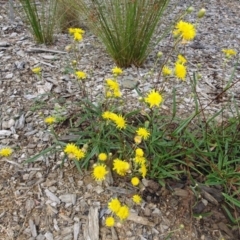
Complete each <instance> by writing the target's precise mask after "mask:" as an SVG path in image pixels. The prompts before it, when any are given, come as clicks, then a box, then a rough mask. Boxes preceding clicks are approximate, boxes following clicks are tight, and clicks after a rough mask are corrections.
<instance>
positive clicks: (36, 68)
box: [32, 67, 42, 74]
mask: <svg viewBox="0 0 240 240" xmlns="http://www.w3.org/2000/svg"><path fill="white" fill-rule="evenodd" d="M32 71H33V73H35V74H40V72H41V71H42V68H41V67H35V68H33V69H32Z"/></svg>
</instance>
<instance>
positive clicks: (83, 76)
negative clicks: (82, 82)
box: [75, 71, 87, 79]
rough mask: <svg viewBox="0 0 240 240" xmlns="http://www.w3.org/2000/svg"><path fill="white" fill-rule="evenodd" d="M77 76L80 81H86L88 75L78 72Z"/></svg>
mask: <svg viewBox="0 0 240 240" xmlns="http://www.w3.org/2000/svg"><path fill="white" fill-rule="evenodd" d="M75 75H76V76H77V78H78V79H85V78H86V77H87V74H86V73H85V72H82V71H76V72H75Z"/></svg>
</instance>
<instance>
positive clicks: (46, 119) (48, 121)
mask: <svg viewBox="0 0 240 240" xmlns="http://www.w3.org/2000/svg"><path fill="white" fill-rule="evenodd" d="M44 122H45V123H47V124H49V125H51V124H53V123H55V122H56V118H55V117H52V116H49V117H46V118H45V119H44Z"/></svg>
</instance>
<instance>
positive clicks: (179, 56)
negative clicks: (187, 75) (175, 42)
mask: <svg viewBox="0 0 240 240" xmlns="http://www.w3.org/2000/svg"><path fill="white" fill-rule="evenodd" d="M177 62H178V63H180V64H183V65H184V64H185V63H186V62H187V59H186V58H185V57H184V56H183V55H181V54H180V55H178V60H177Z"/></svg>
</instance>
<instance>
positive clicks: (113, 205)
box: [108, 198, 121, 213]
mask: <svg viewBox="0 0 240 240" xmlns="http://www.w3.org/2000/svg"><path fill="white" fill-rule="evenodd" d="M120 207H121V203H120V201H119V200H118V199H117V198H113V199H111V201H110V202H109V203H108V209H109V210H111V211H112V212H113V213H117V212H118V211H119V209H120Z"/></svg>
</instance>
